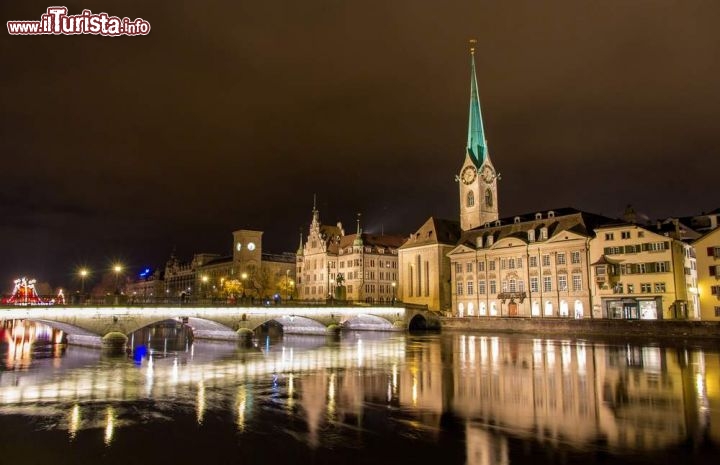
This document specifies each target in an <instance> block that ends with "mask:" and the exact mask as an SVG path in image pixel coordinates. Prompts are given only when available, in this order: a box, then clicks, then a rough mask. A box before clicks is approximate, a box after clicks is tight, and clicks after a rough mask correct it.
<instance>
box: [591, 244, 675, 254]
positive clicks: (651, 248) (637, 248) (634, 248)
mask: <svg viewBox="0 0 720 465" xmlns="http://www.w3.org/2000/svg"><path fill="white" fill-rule="evenodd" d="M664 250H670V242H668V241H665V242H644V243H642V244H633V245H618V246H613V247H605V248H604V249H603V252H604V253H605V255H620V254H626V253H640V252H662V251H664Z"/></svg>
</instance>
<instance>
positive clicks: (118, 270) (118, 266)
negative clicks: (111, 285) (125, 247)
mask: <svg viewBox="0 0 720 465" xmlns="http://www.w3.org/2000/svg"><path fill="white" fill-rule="evenodd" d="M122 270H123V267H122V265H121V264H119V263H116V264H115V265H114V266H113V271H114V272H115V294H119V293H120V288H119V287H118V286H119V284H120V273H122Z"/></svg>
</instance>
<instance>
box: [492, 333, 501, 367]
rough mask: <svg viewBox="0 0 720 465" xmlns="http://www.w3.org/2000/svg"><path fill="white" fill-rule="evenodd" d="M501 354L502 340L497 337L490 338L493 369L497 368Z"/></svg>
mask: <svg viewBox="0 0 720 465" xmlns="http://www.w3.org/2000/svg"><path fill="white" fill-rule="evenodd" d="M499 354H500V339H499V338H497V337H491V338H490V358H491V360H492V364H493V368H496V367H497V365H498V363H499V362H500V360H499Z"/></svg>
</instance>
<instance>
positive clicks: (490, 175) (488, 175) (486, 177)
mask: <svg viewBox="0 0 720 465" xmlns="http://www.w3.org/2000/svg"><path fill="white" fill-rule="evenodd" d="M481 176H482V178H483V181H485V182H487V183H491V182H492V181H493V179H495V170H494V169H492V168H491V167H489V166H487V165H485V168H483V170H482V174H481Z"/></svg>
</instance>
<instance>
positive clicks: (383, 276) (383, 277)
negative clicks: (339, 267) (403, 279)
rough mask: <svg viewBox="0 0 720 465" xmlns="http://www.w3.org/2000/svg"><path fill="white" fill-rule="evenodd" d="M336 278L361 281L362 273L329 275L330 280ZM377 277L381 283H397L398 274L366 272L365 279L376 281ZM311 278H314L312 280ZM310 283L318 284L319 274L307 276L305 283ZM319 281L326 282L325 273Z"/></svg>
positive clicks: (351, 272) (350, 272) (321, 274)
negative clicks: (341, 277)
mask: <svg viewBox="0 0 720 465" xmlns="http://www.w3.org/2000/svg"><path fill="white" fill-rule="evenodd" d="M336 276H343V277H344V278H346V279H360V278H361V277H362V272H360V271H357V270H356V271H349V272H347V273H345V274H343V273H337V275H336V274H335V273H330V275H329V277H330V280H331V281H335V279H336ZM376 276H379V278H380V281H397V273H394V272H390V271H387V272H386V271H381V272H379V273H375V272H374V271H366V272H365V279H367V280H375V277H376ZM311 277H312V280H311V279H310V278H311ZM309 281H315V282H317V281H318V275H317V274H313V275H309V274H306V275H305V282H309ZM319 281H321V282H324V281H325V274H324V273H320V279H319Z"/></svg>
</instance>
